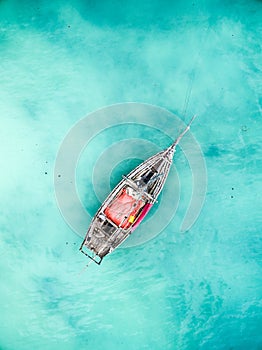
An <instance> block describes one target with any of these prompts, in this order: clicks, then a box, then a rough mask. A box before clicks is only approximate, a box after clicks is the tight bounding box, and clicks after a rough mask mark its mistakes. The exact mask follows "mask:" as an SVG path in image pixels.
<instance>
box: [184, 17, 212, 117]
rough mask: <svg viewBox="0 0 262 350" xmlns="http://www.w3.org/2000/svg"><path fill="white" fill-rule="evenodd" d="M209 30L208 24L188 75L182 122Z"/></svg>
mask: <svg viewBox="0 0 262 350" xmlns="http://www.w3.org/2000/svg"><path fill="white" fill-rule="evenodd" d="M209 29H210V24H209V25H208V27H207V28H206V32H205V36H204V38H203V43H202V45H200V48H199V50H198V53H197V56H196V59H195V63H194V66H193V68H192V70H191V72H190V73H189V82H188V87H187V91H186V96H185V101H184V106H183V109H182V118H183V119H184V120H185V118H186V114H187V109H188V105H189V101H190V97H191V93H192V88H193V84H194V80H195V76H196V68H197V66H198V64H199V60H200V57H201V56H200V54H201V52H202V51H203V48H204V46H205V45H206V42H207V38H208V34H209Z"/></svg>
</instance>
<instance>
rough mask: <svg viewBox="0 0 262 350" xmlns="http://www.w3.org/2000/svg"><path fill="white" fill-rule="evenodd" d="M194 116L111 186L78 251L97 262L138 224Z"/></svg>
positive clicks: (164, 179) (157, 193)
mask: <svg viewBox="0 0 262 350" xmlns="http://www.w3.org/2000/svg"><path fill="white" fill-rule="evenodd" d="M194 119H195V116H194V117H193V118H192V119H191V121H190V122H189V124H188V125H187V127H186V128H185V130H184V131H183V132H182V133H181V134H180V135H179V136H178V138H177V139H176V140H175V142H174V143H173V144H171V146H169V147H168V148H166V149H165V150H163V151H161V152H159V153H157V154H155V155H153V156H152V157H150V158H148V159H147V160H145V161H144V162H143V163H142V164H140V165H138V166H137V167H136V168H135V169H134V170H132V171H131V172H130V173H129V174H128V175H126V176H125V175H123V178H122V180H121V181H120V182H119V183H118V185H117V186H116V187H115V188H114V189H113V191H112V192H111V193H110V194H109V196H108V197H107V198H106V200H105V201H104V203H103V204H102V205H101V207H100V208H99V209H98V211H97V213H96V214H95V216H94V218H93V220H92V222H91V224H90V226H89V228H88V231H87V233H86V236H85V239H84V241H83V243H82V244H81V247H80V251H81V252H82V253H83V254H85V255H86V256H87V257H89V258H90V259H91V260H92V261H94V262H96V263H97V264H98V265H100V264H101V262H102V260H103V258H104V257H105V256H106V255H107V254H109V253H111V252H112V251H114V250H115V249H116V248H117V247H118V246H119V245H120V244H121V243H123V241H125V240H126V239H127V238H128V237H129V236H130V235H131V234H132V233H133V232H134V230H135V229H136V228H137V227H138V226H139V225H140V223H141V222H142V221H143V219H144V218H145V217H146V215H147V214H148V212H149V210H150V209H151V208H152V206H153V205H154V203H155V202H156V201H157V197H158V196H159V194H160V192H161V191H162V189H163V186H164V184H165V182H166V179H167V176H168V173H169V170H170V167H171V164H172V161H173V157H174V154H175V152H176V146H177V145H178V143H179V142H180V140H181V139H182V137H183V136H184V135H185V134H186V132H187V131H188V130H189V128H190V125H191V124H192V122H193V120H194Z"/></svg>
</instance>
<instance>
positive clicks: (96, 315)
mask: <svg viewBox="0 0 262 350" xmlns="http://www.w3.org/2000/svg"><path fill="white" fill-rule="evenodd" d="M261 18H262V2H261V1H255V0H250V1H235V2H234V3H232V2H229V1H225V0H224V1H216V0H214V1H208V0H205V1H204V0H203V1H198V2H193V1H176V2H171V1H163V2H160V1H134V2H128V3H121V2H120V1H119V2H118V1H113V2H112V1H111V2H110V1H100V2H94V1H83V0H78V1H53V2H46V1H25V0H24V1H15V0H2V1H0V24H1V30H0V55H1V61H0V83H1V90H0V117H1V128H0V135H1V136H0V140H1V157H0V162H1V163H0V164H1V175H0V176H1V181H0V189H1V210H0V220H1V221H0V225H1V246H0V251H1V255H0V271H1V272H0V276H1V278H0V281H1V290H0V300H1V303H0V307H1V311H0V318H1V319H0V320H1V322H0V349H1V350H24V349H26V350H27V349H40V350H42V349H50V350H52V349H63V350H74V349H89V348H92V349H98V350H100V349H126V350H129V349H154V350H160V349H161V350H165V349H172V350H176V349H178V350H185V349H186V350H187V349H190V350H191V349H192V350H194V349H221V350H222V349H223V350H224V349H225V350H229V349H231V350H233V349H234V350H239V349H241V350H244V349H252V350H253V349H261V348H262V336H261V326H262V311H261V294H262V287H261V226H262V220H261V205H260V203H261V200H260V192H261V168H262V163H261V157H262V151H261V132H262V126H261V117H262V116H261V111H262V78H261V76H262V75H261V74H262V54H261V51H262V50H261V49H262V44H261V38H262V24H261V23H262V22H261ZM191 86H192V90H191V89H190V87H191ZM190 91H191V93H190ZM186 96H190V99H189V104H188V107H187V114H186V116H185V117H184V116H183V111H184V109H185V99H186ZM130 101H132V102H143V103H147V104H153V105H157V106H160V107H163V108H166V109H167V110H169V111H171V112H173V113H175V114H176V115H178V116H180V117H181V118H182V119H183V118H184V120H188V119H189V117H190V116H191V115H193V114H195V113H197V114H198V119H197V120H196V121H195V123H194V125H193V127H192V134H193V135H194V137H195V138H196V139H197V141H198V142H199V144H200V146H201V149H202V151H203V154H204V158H205V162H206V167H207V174H208V187H207V194H206V198H205V203H204V206H203V208H202V211H201V214H200V215H199V217H198V219H197V221H196V222H195V224H194V225H193V226H192V227H191V228H190V229H189V230H188V231H187V232H185V233H181V232H180V224H181V220H182V218H183V215H184V212H185V208H186V206H187V203H188V197H189V196H190V193H189V190H187V189H188V188H190V186H192V185H191V181H190V178H189V177H188V175H187V173H185V176H183V175H184V170H183V169H184V168H185V167H188V164H186V160H185V159H184V158H183V154H182V152H181V149H178V154H177V162H176V169H177V172H178V173H180V174H182V176H181V177H182V180H181V181H182V188H183V190H182V191H181V196H180V201H179V205H178V209H177V211H176V213H175V216H174V217H173V219H172V220H171V222H170V223H169V225H168V226H167V227H166V228H165V229H164V231H163V232H161V233H160V234H159V235H157V236H156V237H154V238H153V239H151V240H150V241H148V242H146V243H144V244H142V245H138V246H134V247H129V248H125V249H118V250H116V251H115V252H114V253H113V254H112V255H110V256H108V257H107V258H106V259H105V260H104V261H103V264H102V265H101V266H100V267H98V266H96V265H91V266H90V267H89V268H88V269H87V270H86V271H85V272H84V273H82V274H81V275H79V273H80V272H81V270H82V268H83V267H84V266H85V263H86V259H85V257H84V256H82V254H80V253H79V252H78V247H79V245H80V243H81V237H79V235H77V234H76V233H75V232H73V230H72V229H71V228H70V227H69V226H68V225H67V223H66V222H65V221H64V219H63V217H62V215H61V213H60V211H59V208H58V206H57V203H56V199H55V194H54V183H53V173H54V166H55V161H56V155H57V152H58V149H59V146H60V145H61V142H62V140H63V139H64V137H65V136H66V134H67V133H68V131H69V130H70V128H71V127H72V126H73V125H74V124H75V123H77V122H79V121H80V120H81V119H82V118H83V117H85V116H86V115H88V113H91V112H93V111H95V110H97V109H99V108H102V107H104V106H107V105H112V104H115V103H123V102H130ZM105 118H106V116H105ZM123 118H124V117H123ZM127 119H128V118H127ZM126 122H130V120H129V119H128V120H126ZM161 122H162V121H161V120H153V117H152V125H155V123H160V124H161ZM90 123H91V119H90ZM163 123H164V120H163ZM170 128H172V125H170ZM160 129H161V128H160ZM163 129H164V126H163ZM115 130H117V129H114V128H110V129H108V130H105V131H101V133H100V135H97V136H95V137H94V139H93V140H92V141H91V142H90V145H89V146H88V147H87V148H86V150H85V152H84V153H83V157H82V158H81V159H79V166H78V168H77V176H76V179H77V188H78V192H79V197H80V198H81V200H82V202H83V205H84V206H85V207H86V209H87V210H89V211H90V212H91V213H94V212H95V211H96V209H97V208H98V205H99V198H96V197H95V196H94V195H93V184H92V182H91V180H90V176H89V175H92V171H91V169H90V167H88V166H90V165H88V166H87V169H86V171H85V166H84V164H85V160H86V161H88V160H90V162H92V161H94V160H95V159H96V156H99V154H98V153H97V149H98V148H99V146H100V152H102V151H103V150H106V149H107V148H108V147H110V146H111V145H112V143H113V142H117V141H119V140H120V139H121V138H120V137H119V139H117V137H116V135H120V132H121V133H123V138H126V139H128V138H133V139H134V138H138V139H140V140H144V141H145V142H147V143H145V144H143V145H144V150H145V152H149V153H150V152H151V151H155V150H156V149H157V148H161V147H162V146H166V145H168V142H169V140H170V139H169V137H168V135H165V134H163V133H162V132H161V130H162V129H161V130H160V131H159V130H156V129H154V128H153V127H152V128H148V127H147V126H146V125H144V126H137V127H133V128H129V129H127V130H126V131H123V130H122V129H121V128H120V129H118V131H117V132H116V131H115ZM174 132H175V131H174ZM150 142H151V144H150ZM154 145H155V146H154ZM150 147H152V148H151V149H150V150H149V151H148V149H149V148H150ZM114 152H118V151H117V148H115V149H114ZM119 152H120V150H119ZM145 152H141V153H142V154H140V155H139V154H137V150H136V149H135V150H134V154H135V155H134V158H133V159H131V158H130V157H128V159H122V160H121V159H120V162H119V163H118V164H115V165H114V164H113V165H112V166H113V171H112V173H111V175H110V174H103V173H101V174H100V176H101V181H108V182H109V184H110V185H111V187H112V186H113V185H115V183H116V182H117V181H118V178H119V176H120V174H121V172H122V169H123V172H124V173H127V172H128V171H129V170H131V168H132V167H133V166H134V165H137V163H138V162H139V161H141V160H143V159H144V155H145ZM88 154H90V155H91V156H90V157H91V158H89V157H88ZM106 159H107V160H106V161H105V162H109V163H110V161H111V160H110V158H106ZM86 164H89V163H88V162H87V163H86ZM90 164H91V163H90ZM62 175H63V174H62ZM105 179H106V180H105ZM98 182H100V181H98ZM171 187H172V186H170V187H168V184H167V191H168V190H169V191H172V189H173V188H171ZM68 192H69V195H70V189H69V190H68ZM169 193H170V192H169ZM101 195H102V193H101ZM163 197H164V195H163ZM90 198H93V199H94V200H93V201H90ZM162 202H164V199H163V200H162V199H161V200H160V203H159V204H158V207H157V208H156V209H155V215H156V214H157V211H158V210H160V209H161V205H162ZM153 214H154V213H152V214H151V215H153ZM163 220H164V218H163ZM86 221H87V224H86V226H88V224H89V222H90V220H89V218H88V217H87V220H86ZM83 234H84V232H83Z"/></svg>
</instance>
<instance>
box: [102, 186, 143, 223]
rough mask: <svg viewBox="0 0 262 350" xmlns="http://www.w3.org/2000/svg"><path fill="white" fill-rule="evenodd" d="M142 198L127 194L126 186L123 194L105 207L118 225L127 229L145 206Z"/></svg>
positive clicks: (108, 214)
mask: <svg viewBox="0 0 262 350" xmlns="http://www.w3.org/2000/svg"><path fill="white" fill-rule="evenodd" d="M144 204H145V203H144V202H143V201H142V200H137V199H135V198H133V197H132V196H130V195H129V194H127V192H126V189H125V188H124V189H123V190H122V192H121V194H120V195H119V196H118V197H117V198H116V199H114V200H113V202H112V203H111V204H110V205H109V206H108V207H107V208H106V209H105V215H106V216H107V217H108V218H109V219H110V220H111V221H113V222H114V223H115V224H116V225H117V226H120V224H121V228H125V229H127V228H128V227H130V226H131V224H132V223H133V222H134V220H135V217H136V215H137V213H138V211H139V209H141V208H142V207H143V206H144Z"/></svg>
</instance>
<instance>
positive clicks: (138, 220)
mask: <svg viewBox="0 0 262 350" xmlns="http://www.w3.org/2000/svg"><path fill="white" fill-rule="evenodd" d="M152 206H153V204H151V203H147V204H146V205H145V207H144V209H143V210H142V213H141V215H140V216H139V218H138V219H137V222H136V223H135V224H134V226H133V227H132V231H134V230H135V229H136V228H137V226H138V225H139V224H140V223H141V221H142V220H143V219H144V218H145V216H146V215H147V213H148V212H149V210H150V209H151V207H152Z"/></svg>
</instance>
